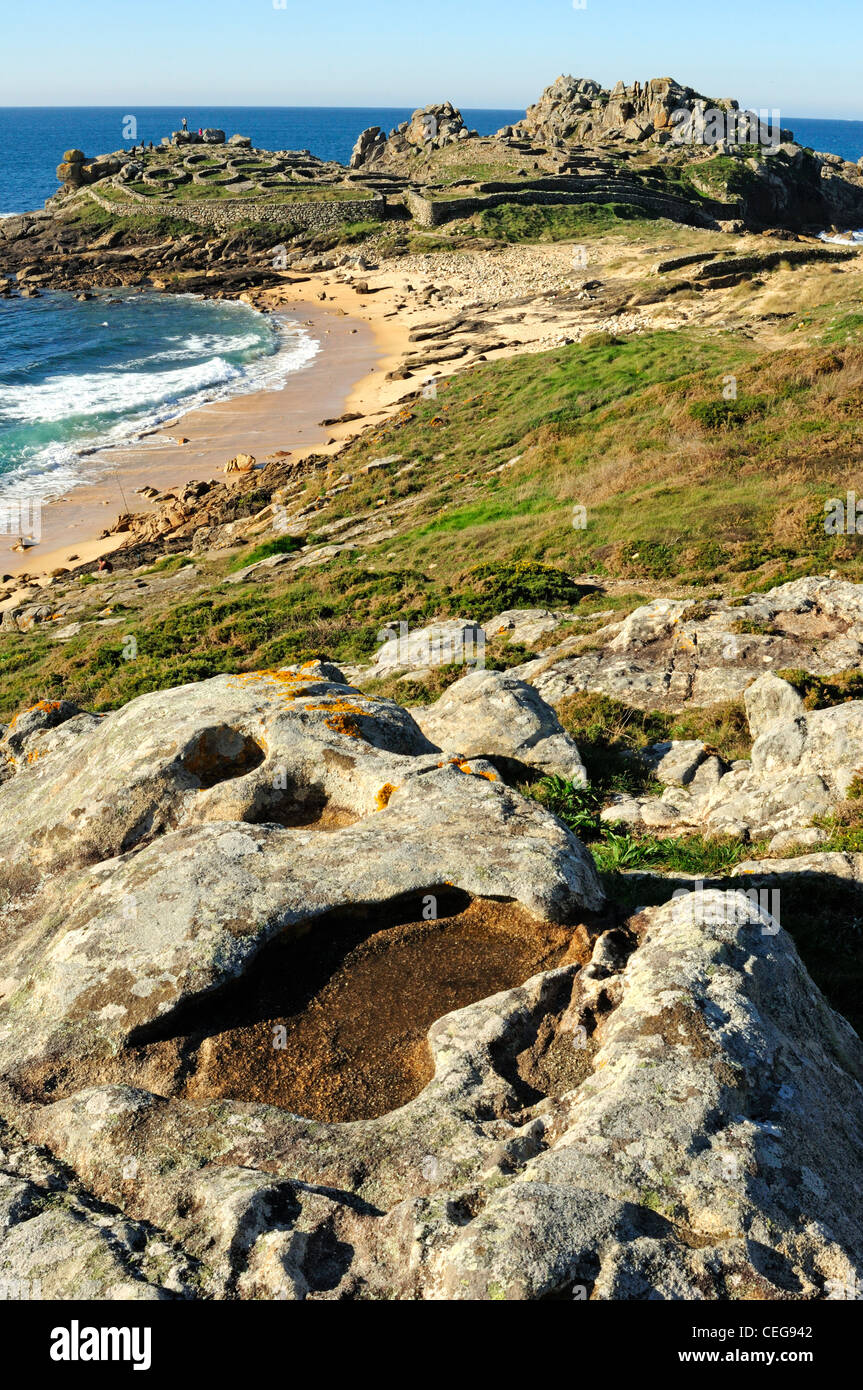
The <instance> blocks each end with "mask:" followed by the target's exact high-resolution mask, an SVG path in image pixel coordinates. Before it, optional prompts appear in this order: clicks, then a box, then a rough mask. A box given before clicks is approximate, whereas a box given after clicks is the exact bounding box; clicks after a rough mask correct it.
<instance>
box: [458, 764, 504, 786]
mask: <svg viewBox="0 0 863 1390" xmlns="http://www.w3.org/2000/svg"><path fill="white" fill-rule="evenodd" d="M456 767H457V768H458V770H459V772H464V773H465V774H466V775H467V776H468V777H484V778H485V780H486V781H487V782H496V781H497V775H496V773H494V772H474V770H473V768H472V767H470V766H469V764H468V763H456Z"/></svg>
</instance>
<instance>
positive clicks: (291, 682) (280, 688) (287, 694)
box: [232, 670, 318, 700]
mask: <svg viewBox="0 0 863 1390" xmlns="http://www.w3.org/2000/svg"><path fill="white" fill-rule="evenodd" d="M317 679H318V678H317V676H315V675H312V674H309V675H307V676H304V675H303V674H302V673H301V672H299V671H271V670H265V671H241V672H240V674H239V675H236V676H234V677H232V682H234V683H236V684H238V685H244V686H248V685H253V684H260V683H261V682H262V681H265V682H266V683H267V684H268V685H271V686H273V687H275V689H274V690H273V694H274V695H281V696H283V697H284V699H286V700H293V699H294V697H295V696H296V695H298V694H301V693H302V689H303V685H304V683H307V682H309V681H315V680H317Z"/></svg>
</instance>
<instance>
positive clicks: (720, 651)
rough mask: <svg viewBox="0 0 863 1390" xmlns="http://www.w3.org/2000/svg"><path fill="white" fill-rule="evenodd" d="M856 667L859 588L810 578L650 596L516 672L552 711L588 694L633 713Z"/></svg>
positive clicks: (862, 620)
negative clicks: (761, 590)
mask: <svg viewBox="0 0 863 1390" xmlns="http://www.w3.org/2000/svg"><path fill="white" fill-rule="evenodd" d="M585 647H590V648H591V650H584V648H585ZM579 648H581V649H582V650H580V651H579V650H578V649H579ZM567 649H569V650H570V651H573V650H574V651H575V654H573V655H567ZM861 664H863V587H861V586H860V585H857V584H851V583H848V582H847V581H844V580H833V579H828V578H824V577H813V578H808V579H796V580H793V581H792V582H791V583H788V584H782V585H780V586H778V587H777V588H775V589H771V590H770V591H769V592H768V593H765V594H754V595H751V596H749V597H748V598H744V599H741V600H740V601H739V602H734V601H730V602H728V601H723V600H716V599H711V600H707V601H705V602H702V603H694V602H692V601H691V600H684V599H656V600H654V601H653V602H652V603H649V604H645V605H644V606H643V607H640V608H637V609H636V610H635V611H634V612H633V613H630V614H629V616H628V617H626V618H625V619H624V620H623V621H622V622H614V623H609V624H607V625H606V626H605V627H604V628H602V629H600V630H599V631H598V632H596V633H594V634H593V635H592V636H591V637H590V638H589V639H588V641H587V642H584V640H583V639H581V638H579V637H578V636H577V635H576V636H573V637H569V638H567V639H566V641H565V642H564V643H561V644H560V646H559V647H557V648H549V650H548V651H547V652H545V653H544V654H543V656H542V657H540V658H537V659H536V660H534V661H530V662H527V663H525V665H524V666H520V667H517V668H516V674H517V675H518V676H520V677H521V679H523V680H526V681H528V682H529V683H530V684H531V685H534V686H535V687H536V689H537V690H538V691H539V693H540V694H541V695H542V697H543V699H545V700H546V701H547V702H548V703H549V704H552V705H557V704H558V703H559V702H560V701H561V700H562V699H564V698H565V697H566V696H567V695H570V694H574V693H576V692H577V691H583V690H588V691H596V692H597V693H601V694H605V695H612V696H614V697H615V698H617V699H620V700H623V701H625V702H626V703H627V704H629V705H634V706H636V707H637V708H639V709H669V710H679V709H682V708H684V707H685V706H686V705H711V704H716V703H718V702H720V701H723V700H731V699H738V698H740V697H741V696H742V695H743V693H744V691H745V690H746V689H747V688H748V687H749V686H751V685H752V684H753V682H754V681H756V680H757V679H758V678H759V677H760V676H762V675H763V674H764V673H765V671H766V670H767V669H769V668H773V669H774V670H777V671H778V670H782V669H789V670H790V669H802V670H804V671H808V672H811V673H812V674H815V675H823V676H827V675H834V674H836V673H837V672H840V671H847V670H850V669H852V668H854V667H857V666H859V665H861Z"/></svg>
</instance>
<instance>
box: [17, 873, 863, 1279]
mask: <svg viewBox="0 0 863 1390" xmlns="http://www.w3.org/2000/svg"><path fill="white" fill-rule="evenodd" d="M228 865H229V867H230V872H231V873H232V872H233V861H232V860H229V861H228ZM101 896H102V897H103V898H104V896H105V895H104V894H102V895H101ZM96 927H97V941H98V931H99V930H100V923H99V919H98V917H97V919H96ZM70 930H71V931H76V932H77V931H80V929H79V928H78V927H77V926H75V925H70ZM54 932H55V938H56V943H57V946H59V945H60V943H62V942H63V941H64V940H67V938H68V935H69V932H68V931H65V932H64V930H63V928H62V927H55V928H54ZM146 939H147V936H146V935H145V940H146ZM70 945H71V943H70ZM66 954H67V956H68V952H67V953H66ZM54 955H58V951H57V950H56V949H55V951H54ZM61 955H62V953H59V956H61ZM59 956H58V959H59ZM72 959H73V960H74V955H73V956H72ZM150 1008H151V1009H152V1005H150ZM102 1012H103V1014H104V1013H107V1009H106V1008H104V1007H103V1011H102ZM99 1026H100V1027H102V1026H104V1024H101V1023H100V1025H99ZM21 1046H22V1047H25V1046H26V1044H25V1043H23V1042H22V1044H21ZM429 1046H430V1049H431V1056H432V1069H433V1074H432V1077H431V1079H430V1081H429V1082H428V1084H427V1085H426V1086H425V1088H424V1089H423V1090H422V1091H421V1093H420V1094H419V1095H417V1096H416V1098H415V1099H413V1100H411V1101H410V1102H409V1103H408V1104H406V1105H404V1106H402V1107H400V1108H399V1109H397V1110H395V1111H393V1112H392V1113H390V1114H386V1115H383V1116H381V1117H380V1118H378V1119H374V1120H366V1121H356V1122H354V1123H352V1124H350V1125H340V1124H331V1123H321V1122H315V1123H312V1122H310V1121H308V1120H307V1119H304V1118H302V1117H301V1116H299V1115H296V1114H291V1113H288V1112H287V1111H285V1110H284V1109H280V1108H278V1107H275V1106H272V1105H262V1104H255V1103H248V1102H245V1103H244V1102H242V1101H240V1100H221V1101H220V1102H218V1103H217V1104H214V1103H213V1102H212V1101H210V1100H206V1099H203V1098H194V1097H187V1098H183V1097H173V1096H170V1095H166V1094H164V1092H162V1093H156V1092H154V1091H153V1090H148V1089H147V1088H146V1087H142V1086H141V1085H135V1084H128V1083H126V1084H122V1083H117V1082H113V1083H111V1082H101V1083H97V1084H91V1085H84V1086H83V1087H80V1088H77V1089H76V1087H75V1085H74V1082H73V1083H72V1084H70V1079H71V1078H69V1077H68V1075H67V1080H66V1084H65V1085H63V1086H62V1087H61V1091H62V1092H63V1093H62V1094H59V1095H58V1094H56V1092H55V1094H54V1095H49V1096H47V1097H45V1099H44V1101H42V1102H40V1103H35V1102H31V1103H29V1104H28V1103H22V1102H21V1101H16V1100H15V1099H14V1097H12V1098H10V1094H9V1092H8V1089H7V1096H6V1102H5V1104H6V1106H7V1108H9V1109H11V1110H14V1111H15V1114H16V1123H17V1125H18V1128H19V1132H20V1134H21V1135H22V1139H21V1141H20V1143H19V1145H18V1148H17V1150H16V1151H15V1152H16V1162H17V1163H18V1164H19V1166H20V1167H25V1166H26V1165H32V1164H34V1163H35V1161H36V1159H35V1149H34V1147H33V1146H34V1145H37V1144H41V1145H45V1146H47V1148H48V1149H49V1150H50V1151H51V1152H52V1153H54V1154H55V1155H56V1156H57V1158H58V1159H59V1160H61V1161H62V1163H63V1164H64V1165H66V1167H65V1169H64V1171H65V1172H67V1173H68V1172H69V1171H70V1170H71V1171H72V1172H73V1173H74V1174H76V1182H77V1184H78V1188H77V1190H76V1195H75V1198H74V1200H75V1201H77V1202H78V1203H79V1205H80V1206H83V1207H84V1209H85V1210H86V1209H87V1207H88V1206H90V1207H92V1205H94V1204H95V1200H96V1199H98V1201H99V1202H100V1203H102V1204H107V1210H108V1214H109V1216H108V1220H109V1222H110V1219H111V1213H112V1212H113V1213H116V1217H115V1223H116V1222H119V1221H120V1220H121V1219H122V1218H125V1221H126V1225H125V1227H124V1230H125V1231H126V1232H128V1237H127V1239H126V1245H125V1247H124V1245H122V1244H119V1245H115V1246H114V1247H113V1249H114V1252H115V1254H114V1259H115V1260H116V1261H117V1262H118V1264H119V1268H114V1269H112V1268H110V1267H109V1268H108V1269H107V1270H99V1271H98V1273H97V1274H96V1277H95V1278H94V1277H93V1276H92V1275H91V1276H90V1277H91V1283H90V1286H89V1288H90V1290H91V1296H95V1297H112V1296H113V1297H130V1296H139V1297H152V1296H153V1293H154V1291H155V1292H156V1293H157V1295H158V1296H163V1297H164V1296H194V1290H196V1289H197V1290H201V1291H203V1292H205V1293H207V1294H208V1295H210V1296H213V1295H215V1296H217V1297H220V1296H221V1297H224V1296H226V1295H228V1296H232V1297H240V1298H244V1297H245V1298H249V1297H251V1298H281V1299H288V1300H303V1299H344V1298H357V1297H362V1298H389V1299H392V1298H397V1299H432V1300H434V1299H442V1298H443V1299H456V1300H462V1299H480V1300H498V1299H504V1300H507V1299H515V1300H520V1299H537V1298H544V1297H557V1298H561V1297H566V1298H571V1299H577V1300H583V1299H586V1298H588V1297H590V1298H593V1299H600V1300H608V1299H614V1300H621V1301H627V1300H641V1299H651V1298H660V1299H680V1298H685V1299H693V1300H698V1301H701V1300H705V1299H706V1300H711V1299H741V1298H742V1299H749V1298H757V1299H787V1298H798V1299H801V1298H802V1299H824V1298H827V1299H832V1298H839V1299H841V1298H849V1297H854V1293H853V1292H848V1291H849V1290H852V1291H853V1290H854V1289H855V1288H856V1287H858V1286H859V1284H858V1281H859V1279H860V1276H861V1273H863V1245H861V1235H860V1232H861V1229H863V1223H861V1219H860V1218H861V1211H860V1194H859V1184H858V1182H857V1177H856V1174H857V1165H858V1155H859V1150H860V1144H861V1139H863V1109H861V1099H860V1097H861V1084H860V1083H861V1078H863V1048H861V1044H860V1040H859V1039H858V1038H857V1037H856V1036H855V1035H854V1033H853V1032H852V1030H851V1029H850V1028H849V1027H848V1025H847V1024H846V1023H845V1022H844V1020H843V1019H841V1018H840V1017H839V1016H838V1015H836V1014H835V1013H833V1012H832V1011H831V1010H830V1008H829V1007H828V1005H827V1004H826V1003H825V1001H824V999H823V997H822V996H821V994H820V993H819V991H818V990H817V989H816V988H815V986H814V985H813V984H812V982H811V980H810V979H809V977H808V976H807V974H806V972H805V970H804V968H803V966H802V965H801V962H800V960H799V958H798V956H797V953H796V951H795V949H794V946H793V944H792V943H791V940H790V938H789V937H788V936H787V935H786V934H785V933H784V931H782V930H781V929H779V928H778V927H777V925H776V924H775V923H774V922H772V921H771V920H770V919H769V918H768V919H765V918H764V916H763V915H762V914H760V913H759V912H758V911H757V910H755V909H754V908H753V905H752V901H751V899H750V898H749V897H748V896H746V895H744V894H743V893H736V892H729V893H721V892H711V891H708V892H695V893H686V894H684V895H683V896H681V897H679V898H677V899H675V900H674V901H672V902H670V903H668V904H666V905H665V906H664V907H661V908H654V909H651V910H650V911H648V912H644V913H642V914H641V915H640V916H637V917H635V918H633V919H631V920H630V922H629V923H628V924H627V925H626V928H625V930H615V931H610V932H605V933H603V934H601V935H600V936H599V937H598V938H597V939H596V941H595V943H594V945H593V948H592V951H591V952H590V959H589V960H588V961H587V962H586V963H585V964H583V965H582V966H581V968H579V966H578V965H575V964H569V965H564V966H562V967H559V968H557V969H553V970H551V971H548V972H545V973H541V974H539V975H537V976H535V977H533V978H532V979H530V980H528V981H526V982H525V983H524V984H522V985H519V986H518V987H516V988H514V989H510V990H507V991H505V992H503V993H500V994H498V995H496V996H494V997H492V998H489V999H485V1000H482V1001H480V1002H477V1003H475V1004H472V1005H471V1006H469V1007H467V1008H463V1009H460V1010H458V1011H456V1012H454V1013H451V1014H449V1015H447V1016H446V1017H444V1018H441V1019H440V1021H439V1022H438V1023H436V1024H435V1025H434V1026H433V1028H432V1029H431V1031H430V1034H429ZM828 1079H829V1080H828ZM17 1155H20V1157H17ZM43 1164H44V1161H43ZM30 1181H32V1178H31V1179H30ZM67 1181H68V1179H67ZM21 1185H22V1186H23V1183H22V1184H21ZM16 1195H17V1194H16ZM37 1209H38V1208H37ZM102 1209H103V1210H105V1207H104V1206H103V1208H102ZM32 1212H33V1207H32V1206H31V1207H29V1208H28V1205H27V1202H26V1201H19V1202H18V1204H17V1206H16V1209H15V1213H14V1216H13V1219H12V1221H11V1225H10V1226H9V1227H7V1229H6V1232H5V1234H4V1236H3V1237H2V1238H0V1268H3V1269H4V1271H7V1272H8V1273H9V1274H10V1275H11V1276H12V1277H15V1276H16V1275H18V1276H19V1277H20V1275H21V1272H22V1271H24V1270H27V1271H28V1272H29V1273H30V1275H31V1277H40V1276H42V1274H43V1271H45V1270H46V1267H47V1261H46V1260H44V1259H43V1260H42V1261H41V1262H40V1261H39V1260H38V1259H34V1252H38V1250H39V1244H38V1236H39V1234H40V1233H39V1231H38V1230H33V1231H32V1232H30V1231H28V1230H27V1226H28V1223H29V1221H30V1220H31V1219H33V1220H35V1221H38V1220H39V1219H40V1218H39V1217H38V1216H35V1217H33V1216H32ZM142 1223H145V1224H143V1226H142ZM137 1231H141V1232H142V1235H140V1236H136V1232H137ZM142 1237H143V1238H142ZM136 1238H137V1239H138V1241H139V1246H138V1248H139V1249H140V1250H141V1252H142V1259H141V1264H140V1266H139V1267H138V1268H136V1269H132V1270H130V1269H128V1268H124V1267H123V1266H124V1263H125V1264H126V1265H128V1264H129V1263H130V1262H129V1260H128V1256H126V1255H124V1253H123V1251H124V1249H126V1248H128V1245H129V1244H130V1243H133V1242H134V1241H135V1240H136ZM156 1238H158V1241H159V1245H161V1248H162V1250H163V1251H164V1252H165V1257H164V1258H163V1260H162V1262H161V1263H160V1264H159V1265H156V1266H155V1269H156V1270H161V1271H164V1270H165V1269H166V1268H167V1267H170V1271H171V1272H170V1276H167V1277H166V1275H165V1274H164V1273H162V1274H161V1275H160V1276H159V1275H156V1274H155V1270H154V1267H153V1263H152V1260H153V1255H152V1253H151V1251H154V1247H155V1241H156ZM92 1239H93V1236H92V1234H91V1231H90V1229H89V1228H88V1226H87V1225H86V1223H84V1222H81V1223H80V1224H79V1225H78V1227H77V1229H75V1230H74V1231H73V1230H72V1229H71V1228H70V1230H69V1232H68V1233H67V1247H66V1251H65V1252H64V1258H63V1259H61V1260H60V1261H59V1263H58V1264H57V1265H56V1268H55V1269H54V1272H53V1273H52V1291H56V1292H57V1293H58V1294H59V1295H60V1296H71V1295H73V1294H74V1295H77V1294H79V1292H80V1285H81V1268H82V1266H83V1264H84V1260H85V1257H86V1255H87V1251H88V1246H87V1242H88V1241H92ZM23 1252H26V1254H25V1253H23ZM148 1261H149V1263H148ZM130 1285H131V1286H132V1287H131V1291H130ZM112 1290H113V1292H112Z"/></svg>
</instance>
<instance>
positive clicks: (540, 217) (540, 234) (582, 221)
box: [475, 203, 654, 242]
mask: <svg viewBox="0 0 863 1390" xmlns="http://www.w3.org/2000/svg"><path fill="white" fill-rule="evenodd" d="M475 220H476V228H477V231H478V232H479V233H480V235H482V236H485V237H493V238H495V239H496V240H498V241H511V242H522V241H525V242H530V241H571V240H574V239H578V238H581V237H589V236H598V235H601V234H602V233H603V232H609V231H615V230H620V229H621V228H622V227H623V226H626V227H627V228H628V230H630V231H632V232H633V233H636V234H637V232H638V231H639V230H640V225H641V224H643V223H644V224H647V225H649V224H650V223H651V222H652V221H653V220H654V219H653V218H651V216H650V214H649V213H646V212H645V210H644V209H643V208H640V207H634V206H632V205H631V204H629V203H579V204H569V203H562V204H549V205H548V206H537V207H530V206H527V205H524V204H522V203H501V204H500V206H498V207H495V208H485V209H484V210H483V211H482V212H480V213H478V214H477V216H476V219H475Z"/></svg>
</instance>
